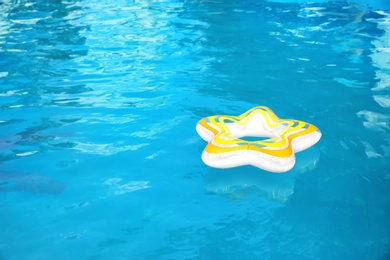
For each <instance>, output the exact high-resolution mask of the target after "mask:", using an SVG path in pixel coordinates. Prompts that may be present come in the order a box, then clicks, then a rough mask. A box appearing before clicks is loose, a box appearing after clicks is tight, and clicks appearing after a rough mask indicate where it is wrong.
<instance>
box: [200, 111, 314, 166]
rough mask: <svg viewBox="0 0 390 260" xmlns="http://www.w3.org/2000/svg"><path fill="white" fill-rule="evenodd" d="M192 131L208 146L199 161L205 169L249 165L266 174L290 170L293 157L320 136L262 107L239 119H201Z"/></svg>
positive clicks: (311, 126) (296, 122)
mask: <svg viewBox="0 0 390 260" xmlns="http://www.w3.org/2000/svg"><path fill="white" fill-rule="evenodd" d="M196 131H197V132H198V134H199V135H200V136H201V137H202V138H203V139H204V140H205V141H207V142H208V143H207V146H206V148H205V149H204V151H203V153H202V160H203V162H204V163H205V164H207V165H208V166H211V167H214V168H232V167H237V166H243V165H253V166H256V167H258V168H261V169H263V170H266V171H270V172H286V171H288V170H290V169H292V168H293V167H294V164H295V153H297V152H300V151H303V150H305V149H307V148H309V147H311V146H313V145H314V144H316V143H317V142H318V141H319V140H320V139H321V132H320V130H319V129H318V128H317V127H315V126H314V125H312V124H309V123H306V122H303V121H299V120H291V119H280V118H278V117H277V116H276V115H275V114H274V113H273V112H272V111H271V110H270V109H269V108H267V107H264V106H257V107H254V108H252V109H250V110H248V111H246V112H245V113H243V114H242V115H240V116H228V115H216V116H209V117H205V118H203V119H201V120H200V121H199V122H198V124H197V125H196ZM248 139H249V140H248ZM253 139H255V140H253Z"/></svg>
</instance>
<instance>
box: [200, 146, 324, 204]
mask: <svg viewBox="0 0 390 260" xmlns="http://www.w3.org/2000/svg"><path fill="white" fill-rule="evenodd" d="M296 157H297V163H296V164H295V166H294V168H293V169H292V170H291V171H289V172H287V173H279V174H275V173H270V172H266V171H262V170H259V169H258V168H255V167H250V166H244V167H237V168H230V169H223V170H221V169H214V168H210V170H209V171H208V172H207V173H206V174H205V177H204V187H205V189H206V191H207V192H210V193H215V194H218V195H223V196H226V197H228V198H232V199H237V200H238V199H242V198H245V197H249V196H251V195H258V196H261V197H264V198H267V199H271V200H276V201H280V202H285V201H287V200H288V198H289V197H290V196H291V195H292V194H293V192H294V180H295V175H296V174H298V173H303V172H307V171H310V170H313V169H314V168H315V167H316V165H317V162H318V160H319V158H320V154H319V152H318V150H317V149H308V150H305V151H302V152H300V153H298V154H296Z"/></svg>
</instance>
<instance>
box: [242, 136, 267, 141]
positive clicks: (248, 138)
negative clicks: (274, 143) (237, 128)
mask: <svg viewBox="0 0 390 260" xmlns="http://www.w3.org/2000/svg"><path fill="white" fill-rule="evenodd" d="M269 138H270V137H267V136H243V137H240V139H241V140H244V141H247V142H257V141H264V140H267V139H269Z"/></svg>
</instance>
